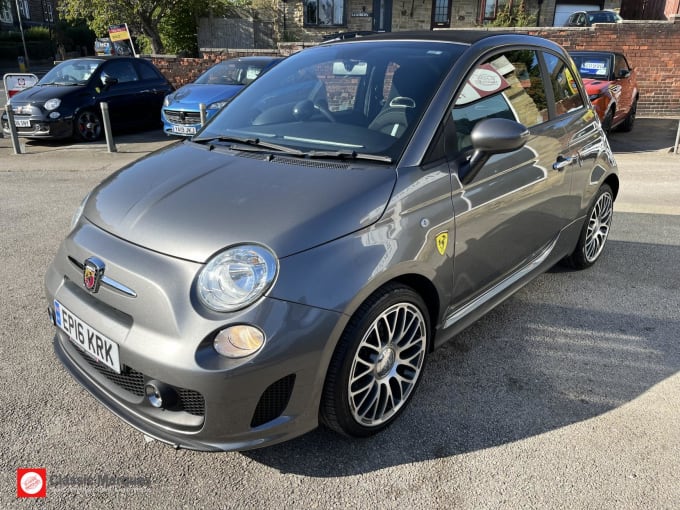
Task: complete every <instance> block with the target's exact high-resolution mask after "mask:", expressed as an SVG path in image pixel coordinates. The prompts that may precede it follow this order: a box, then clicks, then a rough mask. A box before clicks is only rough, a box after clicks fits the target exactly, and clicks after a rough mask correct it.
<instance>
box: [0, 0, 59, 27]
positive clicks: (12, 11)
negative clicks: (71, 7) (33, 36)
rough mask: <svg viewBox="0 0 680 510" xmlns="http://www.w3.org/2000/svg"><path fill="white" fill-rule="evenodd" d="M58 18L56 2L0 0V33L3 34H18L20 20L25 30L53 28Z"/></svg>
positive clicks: (48, 0)
mask: <svg viewBox="0 0 680 510" xmlns="http://www.w3.org/2000/svg"><path fill="white" fill-rule="evenodd" d="M17 7H18V11H17ZM57 18H58V16H57V7H56V0H0V31H3V32H5V31H17V32H18V31H19V20H21V24H22V26H23V28H24V29H27V28H31V27H35V26H39V27H45V28H53V27H54V24H55V23H56V22H57Z"/></svg>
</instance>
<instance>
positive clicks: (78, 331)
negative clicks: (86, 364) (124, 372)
mask: <svg viewBox="0 0 680 510" xmlns="http://www.w3.org/2000/svg"><path fill="white" fill-rule="evenodd" d="M54 320H55V322H56V323H57V326H58V327H59V328H60V329H61V330H62V331H64V333H66V334H67V335H68V337H69V339H70V340H71V342H73V343H74V344H76V345H77V346H78V347H80V348H81V349H82V350H83V351H85V352H86V353H88V354H89V355H90V356H92V357H93V358H94V359H96V360H97V361H99V362H100V363H103V364H104V365H106V366H107V367H109V368H110V369H111V370H113V371H115V372H116V373H118V374H120V358H119V357H118V344H116V342H114V341H113V340H110V339H108V338H106V337H105V336H104V335H102V334H101V333H100V332H98V331H97V330H96V329H94V328H92V327H90V326H89V325H88V324H86V323H85V322H83V321H82V320H80V319H79V318H78V317H76V315H75V314H73V313H72V312H71V311H70V310H69V309H68V308H65V307H64V305H62V304H61V303H60V302H59V301H57V300H56V299H55V300H54Z"/></svg>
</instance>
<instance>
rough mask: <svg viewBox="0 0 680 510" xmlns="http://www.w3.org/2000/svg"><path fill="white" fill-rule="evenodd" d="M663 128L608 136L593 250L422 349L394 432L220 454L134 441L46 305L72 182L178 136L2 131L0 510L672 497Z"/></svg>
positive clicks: (674, 266) (676, 362)
mask: <svg viewBox="0 0 680 510" xmlns="http://www.w3.org/2000/svg"><path fill="white" fill-rule="evenodd" d="M677 126H678V121H677V120H673V119H638V121H637V123H636V125H635V127H634V130H633V132H631V133H617V132H615V133H613V134H612V135H611V137H610V142H611V146H612V149H613V151H614V153H615V156H616V159H617V162H618V164H619V169H620V178H621V191H620V194H619V197H618V199H617V201H616V203H615V217H614V224H613V227H612V231H611V234H610V237H609V240H608V244H607V247H606V249H605V252H604V253H603V255H602V257H601V259H600V260H599V261H598V263H597V264H596V265H595V266H594V267H593V268H591V269H589V270H586V271H581V272H576V271H568V270H565V269H561V268H556V269H554V270H552V271H550V272H548V273H546V274H545V275H542V276H541V277H539V278H537V279H536V280H534V281H533V282H532V283H531V284H529V285H527V286H526V287H525V288H523V289H522V290H520V291H519V292H518V293H517V294H515V295H514V296H513V297H512V298H510V299H508V300H507V301H506V302H504V303H503V304H501V305H500V306H498V307H497V308H496V309H495V310H493V311H492V312H490V313H489V314H487V315H486V316H485V317H483V318H482V319H481V320H480V321H478V322H477V323H475V324H474V325H473V326H471V327H470V328H468V329H467V330H465V331H464V332H462V333H461V334H460V335H458V337H457V338H456V339H455V340H454V341H452V342H450V343H449V344H446V345H445V346H443V347H442V348H440V349H438V350H437V351H436V352H434V353H433V354H432V355H431V356H430V357H429V359H428V365H427V367H426V370H425V372H424V375H423V377H424V378H423V381H422V384H421V386H420V387H419V389H418V390H417V392H416V394H415V395H414V399H413V402H412V403H411V405H410V406H409V408H408V409H406V412H405V413H404V414H403V415H402V416H401V417H400V420H398V421H397V422H396V423H395V424H394V425H393V426H391V427H390V428H389V429H388V430H386V431H384V432H383V433H381V434H379V435H377V436H376V437H374V438H370V439H367V440H361V441H350V440H346V439H343V438H341V437H339V436H337V435H335V434H333V433H331V432H328V431H326V430H324V429H322V428H320V429H317V430H315V431H313V432H311V433H309V434H306V435H305V436H303V437H300V438H298V439H295V440H293V441H290V442H288V443H285V444H282V445H277V446H274V447H270V448H266V449H262V450H256V451H251V452H245V453H216V454H206V453H198V452H192V451H186V450H178V451H176V450H173V449H172V448H170V447H169V446H167V445H164V444H162V443H159V442H148V443H147V442H146V441H145V440H144V438H143V436H142V434H140V433H138V432H136V431H135V430H133V429H131V428H130V427H128V426H127V425H125V424H123V423H122V422H121V421H120V420H118V419H117V418H115V417H114V416H113V415H111V414H110V413H109V412H108V411H107V410H106V409H105V408H104V407H103V406H101V405H100V404H98V403H97V402H95V401H94V399H93V398H91V397H90V396H89V395H88V394H87V393H86V392H85V391H84V390H83V389H82V388H80V387H79V386H78V385H77V384H76V383H75V382H74V381H73V380H72V379H71V377H70V376H69V375H68V374H67V373H66V371H65V370H64V369H63V368H62V367H61V366H60V364H59V362H58V361H57V360H56V358H55V356H54V352H53V350H52V337H53V335H54V331H53V328H52V326H51V325H50V324H49V323H48V320H47V317H46V313H45V306H46V303H45V295H44V290H43V284H42V280H43V275H44V270H45V268H46V266H47V264H49V262H50V260H51V259H52V257H53V256H54V253H55V252H56V249H57V247H58V244H59V242H60V241H61V239H63V237H64V236H65V235H66V233H67V230H68V225H69V220H70V218H71V215H72V213H73V211H74V210H75V208H76V207H77V205H78V203H79V202H80V200H81V199H82V197H83V196H84V195H85V193H86V192H87V191H88V190H89V189H91V188H92V187H93V186H94V185H96V184H97V183H98V182H100V181H101V180H102V179H104V178H105V177H106V176H108V175H109V174H110V173H111V172H113V171H115V170H116V169H118V168H120V167H121V166H123V165H125V164H126V163H128V162H130V161H133V160H135V159H137V158H140V157H143V156H145V155H146V154H148V153H149V152H150V151H152V150H155V149H157V148H160V147H163V146H166V145H167V144H169V143H173V141H172V140H170V139H168V138H166V137H165V135H164V134H162V133H161V132H160V130H158V131H153V132H145V133H132V134H126V135H121V136H117V137H116V145H117V148H118V152H116V153H108V152H107V148H106V145H105V144H103V143H92V144H70V143H59V144H58V143H46V142H32V141H25V140H24V141H22V143H23V144H24V146H25V149H26V154H21V155H14V154H13V151H12V146H11V143H10V141H9V140H8V139H2V138H0V289H1V290H2V292H1V293H0V387H2V388H3V390H4V391H3V392H2V393H0V431H1V432H2V434H1V437H2V438H3V439H4V444H3V447H2V448H0V508H3V509H4V508H28V507H31V508H33V507H35V508H55V509H68V508H78V509H81V508H83V509H85V508H112V507H114V506H120V507H130V508H163V509H176V508H187V509H197V508H246V509H251V508H252V509H266V508H272V509H274V508H276V509H279V508H324V509H326V508H380V509H383V508H414V509H424V508H427V509H430V508H442V509H452V508H454V509H455V508H461V509H486V508H488V509H499V508H508V509H516V508H535V509H552V508H555V509H573V508H579V509H593V510H595V509H597V510H600V509H617V510H618V509H641V510H642V509H644V510H647V509H674V508H678V502H680V426H678V424H679V423H680V346H679V343H678V340H679V339H680V271H679V270H678V266H680V155H676V154H673V153H670V152H669V148H670V147H671V146H672V145H673V143H674V139H675V135H676V132H677ZM170 170H171V169H169V171H170ZM21 467H33V468H39V467H42V468H46V469H47V475H48V487H47V498H46V499H44V500H20V499H17V498H16V469H17V468H21Z"/></svg>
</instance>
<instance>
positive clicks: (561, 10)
mask: <svg viewBox="0 0 680 510" xmlns="http://www.w3.org/2000/svg"><path fill="white" fill-rule="evenodd" d="M599 10H600V4H561V3H559V2H558V3H557V5H555V21H554V23H553V26H555V27H563V26H564V24H565V23H566V22H567V19H568V18H569V15H570V14H571V13H572V12H574V11H599Z"/></svg>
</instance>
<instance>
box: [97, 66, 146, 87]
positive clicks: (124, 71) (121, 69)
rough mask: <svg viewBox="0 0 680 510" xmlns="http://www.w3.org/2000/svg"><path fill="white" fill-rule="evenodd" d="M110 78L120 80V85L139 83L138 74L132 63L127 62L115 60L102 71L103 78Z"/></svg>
mask: <svg viewBox="0 0 680 510" xmlns="http://www.w3.org/2000/svg"><path fill="white" fill-rule="evenodd" d="M104 76H109V77H111V78H115V79H117V80H118V83H128V82H131V81H137V80H138V79H139V78H138V77H137V72H136V71H135V67H134V66H133V65H132V62H129V61H127V60H113V61H111V62H109V64H108V65H107V66H106V67H105V68H104V69H103V70H102V78H103V77H104Z"/></svg>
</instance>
